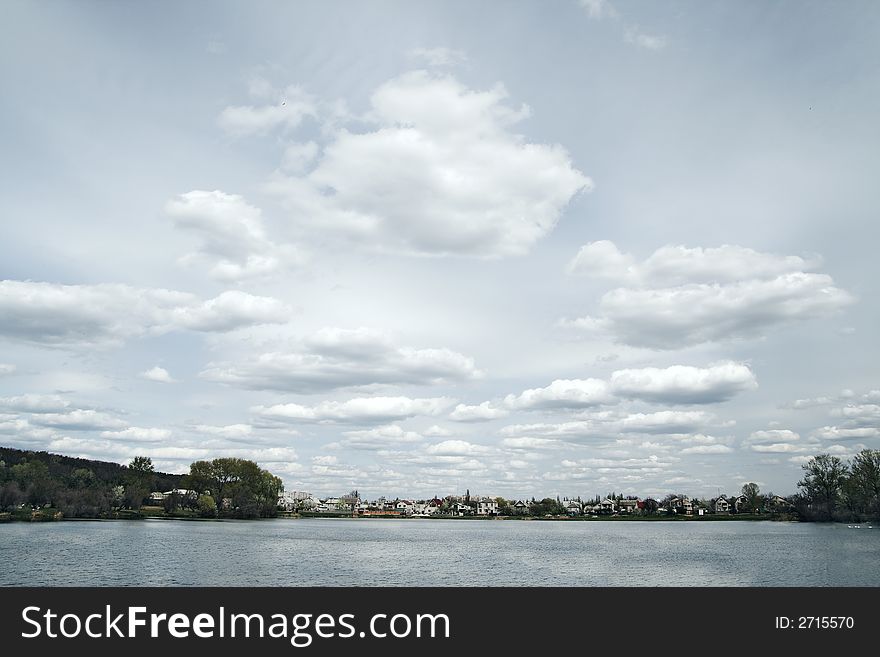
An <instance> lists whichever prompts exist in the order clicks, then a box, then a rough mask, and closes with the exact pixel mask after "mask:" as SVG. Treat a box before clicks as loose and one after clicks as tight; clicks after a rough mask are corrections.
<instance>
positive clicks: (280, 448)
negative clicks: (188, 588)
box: [0, 0, 880, 497]
mask: <svg viewBox="0 0 880 657" xmlns="http://www.w3.org/2000/svg"><path fill="white" fill-rule="evenodd" d="M3 14H4V17H3V20H2V21H0V74H2V80H3V93H2V94H0V143H2V149H0V166H2V175H0V229H2V233H0V444H3V445H8V446H15V447H20V448H25V449H41V450H49V451H52V452H60V453H63V454H69V455H76V456H85V457H89V458H97V459H107V460H113V461H119V462H127V461H128V460H129V459H130V458H131V457H132V456H134V455H137V454H144V455H149V456H152V457H153V460H154V463H155V464H156V465H157V466H158V467H159V468H161V469H164V470H167V471H173V472H184V471H186V469H187V467H188V465H189V463H190V462H192V461H193V460H196V459H201V458H213V457H217V456H241V457H245V458H252V459H254V460H256V461H258V462H259V463H260V464H261V465H262V466H263V467H266V468H268V469H269V470H271V471H273V472H275V473H277V474H279V475H280V476H282V478H283V479H284V481H285V484H286V487H287V488H288V489H290V490H308V491H312V492H315V493H328V494H329V493H336V494H339V493H344V492H347V491H348V490H350V489H352V488H358V489H359V490H360V491H361V492H363V493H367V494H368V495H371V496H372V495H380V494H385V495H389V496H395V495H399V496H428V495H434V494H438V495H443V494H448V493H454V492H462V491H464V489H465V488H469V489H470V490H471V491H472V492H473V493H482V494H493V495H504V496H507V497H521V496H532V495H535V496H539V497H542V496H545V495H557V494H559V495H569V496H573V495H581V496H592V495H594V494H597V493H602V494H604V493H607V492H610V491H612V490H614V491H618V492H621V491H622V492H627V493H635V494H639V495H643V496H644V495H649V494H654V495H658V494H663V493H666V492H684V493H687V494H691V495H699V496H712V495H715V494H717V492H718V491H719V490H721V491H724V492H731V491H734V490H737V489H738V488H739V487H740V486H741V485H742V483H743V482H746V481H756V482H758V483H759V484H760V485H761V487H762V488H763V489H764V490H773V491H776V492H778V493H783V494H785V493H791V492H794V490H795V484H796V482H797V480H798V478H799V475H800V472H801V471H800V466H801V464H802V463H803V462H804V461H805V460H806V459H807V458H808V457H809V456H810V455H812V454H816V453H820V452H830V453H833V454H838V455H841V456H848V455H851V454H853V453H854V452H856V451H858V450H859V449H862V448H863V447H872V448H878V447H880V390H878V389H880V381H878V379H877V376H876V373H877V372H878V371H880V351H878V348H877V343H876V339H877V331H876V327H877V326H878V323H880V305H878V301H877V299H878V298H880V289H878V287H880V285H878V281H880V276H878V269H880V267H878V264H877V258H876V252H877V244H878V237H880V235H878V228H877V219H878V215H877V209H878V207H880V186H878V185H877V172H878V171H880V149H878V148H877V145H878V143H880V122H878V121H877V117H878V116H880V70H878V68H877V66H876V62H877V61H878V58H880V41H878V40H877V38H876V35H877V34H878V33H880V12H878V11H877V6H876V3H871V2H855V1H853V2H847V3H831V2H822V3H815V2H800V1H799V2H785V1H783V2H777V3H772V4H768V3H765V2H738V3H730V2H711V1H709V2H705V1H704V2H623V1H615V0H609V1H605V0H580V1H578V0H571V1H563V0H560V1H559V2H554V3H545V2H528V1H523V2H500V1H499V2H483V3H471V2H419V3H409V2H371V3H360V2H334V3H326V2H299V3H281V2H277V3H276V2H258V3H246V4H245V3H196V2H193V3H171V2H160V3H149V4H140V5H136V4H131V3H123V4H115V5H114V4H107V3H80V2H78V3H72V2H71V3H65V2H56V3H50V4H46V3H20V2H12V3H6V4H5V5H4V9H3Z"/></svg>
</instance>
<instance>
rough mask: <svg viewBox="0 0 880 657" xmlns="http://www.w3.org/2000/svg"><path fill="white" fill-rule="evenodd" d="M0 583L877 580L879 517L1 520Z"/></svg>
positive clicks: (729, 583) (552, 583) (704, 583)
mask: <svg viewBox="0 0 880 657" xmlns="http://www.w3.org/2000/svg"><path fill="white" fill-rule="evenodd" d="M0 585H4V586H10V585H13V586H41V585H50V586H68V585H70V586H72V585H80V586H162V585H177V586H198V585H205V586H307V585H313V586H465V585H477V586H880V529H876V528H875V529H867V528H862V529H859V530H856V529H853V528H848V527H847V526H846V525H817V524H797V523H776V522H731V521H727V522H711V521H699V522H657V521H652V522H632V521H627V522H566V521H561V522H543V521H542V522H536V521H502V520H494V521H492V520H489V521H455V520H451V521H442V520H348V519H338V520H334V519H310V520H270V521H251V522H247V521H228V522H183V521H143V522H106V521H105V522H54V523H34V524H29V523H10V524H4V525H0Z"/></svg>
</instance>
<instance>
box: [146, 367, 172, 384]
mask: <svg viewBox="0 0 880 657" xmlns="http://www.w3.org/2000/svg"><path fill="white" fill-rule="evenodd" d="M141 378H142V379H146V380H147V381H155V382H156V383H175V380H174V379H173V378H172V376H171V374H169V373H168V370H166V369H165V368H164V367H159V366H158V365H156V367H151V368H150V369H148V370H147V371H146V372H142V373H141Z"/></svg>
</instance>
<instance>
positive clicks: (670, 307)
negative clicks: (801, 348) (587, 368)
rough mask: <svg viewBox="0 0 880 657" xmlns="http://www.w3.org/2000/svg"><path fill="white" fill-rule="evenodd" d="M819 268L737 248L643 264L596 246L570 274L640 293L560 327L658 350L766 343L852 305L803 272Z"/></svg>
mask: <svg viewBox="0 0 880 657" xmlns="http://www.w3.org/2000/svg"><path fill="white" fill-rule="evenodd" d="M818 264H819V261H818V260H817V259H812V260H805V259H803V258H800V257H797V256H776V255H773V254H765V253H759V252H756V251H752V250H751V249H744V248H742V247H736V246H722V247H719V248H717V249H687V248H685V247H681V246H677V247H664V248H662V249H659V250H658V251H656V252H655V253H654V254H653V255H652V256H651V257H649V258H648V259H647V260H646V261H644V262H643V263H638V262H636V261H635V260H634V259H633V258H632V256H628V255H626V254H621V253H620V252H619V251H617V249H616V247H615V246H614V245H613V244H611V243H610V242H598V243H592V244H588V245H586V246H585V247H583V248H582V249H581V252H580V253H579V254H578V256H577V257H576V258H575V260H574V261H573V262H572V263H571V264H570V265H569V270H571V271H574V272H581V273H594V274H601V275H602V276H605V277H610V278H613V279H616V280H620V281H621V282H624V283H626V284H629V285H632V286H634V287H619V288H617V289H614V290H610V291H608V292H606V293H605V294H604V295H603V296H602V298H601V300H600V302H599V315H598V316H597V317H589V316H588V317H582V318H580V319H575V320H562V322H561V324H562V325H564V326H571V327H574V328H579V329H582V330H587V331H600V332H601V331H607V332H610V333H611V334H612V335H613V336H614V338H615V339H616V340H617V341H619V342H623V343H626V344H630V345H635V346H643V347H652V348H656V349H673V348H678V347H682V346H686V345H689V344H699V343H703V342H714V341H720V340H728V339H733V338H742V337H753V336H760V335H761V334H762V333H763V332H764V331H766V330H767V329H769V328H771V327H774V326H777V325H782V324H786V323H791V322H795V321H800V320H806V319H812V318H819V317H827V316H829V315H831V314H833V313H835V312H837V311H839V310H841V309H842V308H844V307H845V306H847V305H849V304H850V303H852V302H853V301H854V299H853V297H852V296H851V295H850V294H849V293H848V292H846V291H844V290H841V289H840V288H837V287H836V286H835V285H834V281H833V280H832V278H831V277H830V276H828V275H826V274H817V273H808V272H805V271H802V270H804V269H810V268H813V267H815V266H817V265H818ZM651 286H655V287H651ZM656 286H659V287H656ZM663 286H668V287H663Z"/></svg>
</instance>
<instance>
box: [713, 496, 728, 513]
mask: <svg viewBox="0 0 880 657" xmlns="http://www.w3.org/2000/svg"><path fill="white" fill-rule="evenodd" d="M714 510H715V513H730V502H729V501H728V500H727V498H726V497H725V496H724V495H722V496H721V497H719V498H717V499H716V500H715V502H714Z"/></svg>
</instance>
